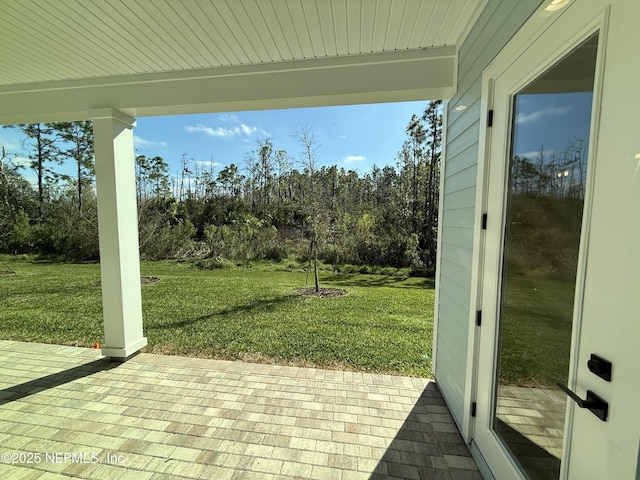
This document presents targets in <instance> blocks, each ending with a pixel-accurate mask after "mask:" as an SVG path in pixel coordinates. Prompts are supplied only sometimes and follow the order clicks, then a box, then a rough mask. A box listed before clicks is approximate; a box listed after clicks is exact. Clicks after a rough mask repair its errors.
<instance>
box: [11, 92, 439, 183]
mask: <svg viewBox="0 0 640 480" xmlns="http://www.w3.org/2000/svg"><path fill="white" fill-rule="evenodd" d="M426 105H427V102H402V103H387V104H372V105H351V106H341V107H316V108H301V109H288V110H267V111H243V112H230V113H215V114H199V115H175V116H165V117H139V118H138V119H137V126H136V128H135V129H134V135H135V137H134V139H135V150H136V154H137V155H146V156H150V157H154V156H156V155H158V156H161V157H162V158H164V159H165V161H167V162H168V163H169V165H170V174H171V175H175V174H176V171H177V169H178V168H179V165H180V159H181V157H182V154H183V153H184V154H186V156H187V158H189V159H192V161H193V162H199V165H200V166H201V167H204V168H206V169H209V163H210V162H214V172H217V171H219V170H220V169H222V168H224V166H226V165H229V164H231V163H235V164H236V165H238V166H239V167H241V168H242V167H243V166H244V159H245V157H246V155H247V153H249V152H251V151H252V150H255V149H256V148H257V146H258V143H257V142H258V140H260V139H264V138H265V137H269V138H271V140H272V141H273V144H274V147H275V148H276V149H284V150H286V151H287V152H288V153H289V154H290V155H291V156H293V157H294V158H299V157H300V151H301V148H300V145H299V143H297V141H296V140H295V139H294V138H292V133H293V132H294V131H295V129H296V127H297V126H298V125H299V124H301V123H304V124H307V125H309V126H310V127H311V129H312V131H313V133H314V136H315V138H316V140H317V141H318V162H319V164H320V165H338V167H344V168H345V169H353V170H357V171H359V172H361V173H365V172H368V171H370V170H371V167H372V166H373V165H374V164H375V165H377V166H379V167H383V166H384V165H389V164H392V165H395V162H396V156H397V154H398V152H399V151H400V149H401V148H402V143H403V142H404V140H405V139H406V134H405V129H406V126H407V124H408V123H409V120H410V119H411V115H413V114H414V113H415V114H418V115H420V114H421V113H422V112H423V111H424V109H425V107H426ZM22 140H23V137H22V136H21V135H20V134H19V133H18V132H16V131H14V130H10V129H0V144H2V145H5V147H6V149H7V153H9V154H11V155H12V156H13V155H18V158H17V163H20V162H22V163H24V164H26V163H28V160H27V159H25V158H23V157H24V156H25V155H27V150H26V149H22V148H21V143H22ZM21 156H22V158H21ZM56 170H57V171H61V172H63V173H69V174H73V166H72V165H67V166H64V167H56ZM22 173H23V175H25V176H26V177H27V178H29V180H31V181H34V180H35V175H34V174H33V172H31V171H30V170H28V169H24V170H22Z"/></svg>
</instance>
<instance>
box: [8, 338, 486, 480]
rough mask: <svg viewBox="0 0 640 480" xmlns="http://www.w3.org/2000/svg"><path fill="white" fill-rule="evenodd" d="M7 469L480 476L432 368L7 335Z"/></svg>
mask: <svg viewBox="0 0 640 480" xmlns="http://www.w3.org/2000/svg"><path fill="white" fill-rule="evenodd" d="M0 455H1V457H0V460H1V461H0V479H3V480H5V479H36V478H37V479H40V480H45V479H62V478H86V479H108V480H119V479H135V480H144V479H173V478H175V479H181V478H187V479H196V478H197V479H213V480H225V479H276V478H282V479H284V478H303V479H319V480H331V479H343V480H348V479H382V478H407V479H480V475H479V473H478V470H477V468H476V466H475V464H474V462H473V460H472V459H471V457H470V455H469V452H468V450H467V447H466V446H465V444H464V442H463V440H462V438H461V437H460V435H459V433H458V430H457V429H456V426H455V424H454V423H453V420H452V418H451V415H450V414H449V411H448V410H447V407H446V406H445V404H444V402H443V400H442V397H441V395H440V393H439V391H438V389H437V387H436V385H435V383H433V382H432V381H430V380H428V379H421V378H409V377H399V376H390V375H374V374H367V373H357V372H345V371H334V370H320V369H313V368H298V367H287V366H277V365H263V364H250V363H243V362H228V361H218V360H206V359H197V358H186V357H172V356H163V355H150V354H140V355H137V356H135V357H133V358H132V359H130V360H129V361H127V362H125V363H117V362H110V361H108V360H107V359H104V358H102V357H101V354H100V351H99V350H91V349H86V348H78V347H64V346H57V345H43V344H36V343H22V342H13V341H0Z"/></svg>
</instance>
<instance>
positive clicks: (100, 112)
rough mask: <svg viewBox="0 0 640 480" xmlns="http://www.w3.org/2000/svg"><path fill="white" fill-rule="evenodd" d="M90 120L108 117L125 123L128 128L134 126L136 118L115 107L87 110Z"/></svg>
mask: <svg viewBox="0 0 640 480" xmlns="http://www.w3.org/2000/svg"><path fill="white" fill-rule="evenodd" d="M89 116H90V117H91V120H102V119H110V120H116V121H118V122H120V123H123V124H125V125H126V126H127V127H128V128H133V127H135V126H136V119H135V118H133V117H130V116H129V115H127V114H126V113H122V112H121V111H120V110H116V109H115V108H96V109H94V110H91V111H89Z"/></svg>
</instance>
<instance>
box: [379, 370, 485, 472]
mask: <svg viewBox="0 0 640 480" xmlns="http://www.w3.org/2000/svg"><path fill="white" fill-rule="evenodd" d="M445 455H447V456H454V457H455V467H457V468H452V467H453V465H452V466H449V463H448V462H447V461H446V459H445ZM449 458H450V457H449ZM369 478H370V480H383V479H388V478H415V479H418V478H419V479H432V478H459V479H469V480H471V479H477V480H481V478H482V477H481V476H480V473H479V472H478V470H477V467H475V464H474V462H473V460H472V458H471V454H470V453H469V449H468V448H467V446H466V445H465V443H464V440H463V439H462V436H461V435H460V433H459V432H458V429H457V427H456V425H455V423H454V421H453V418H452V417H451V414H450V413H449V410H448V409H447V407H446V405H445V403H444V400H443V398H442V395H441V394H440V390H439V389H438V387H437V386H436V384H435V383H434V382H429V383H428V384H427V386H426V388H425V389H424V390H423V392H422V394H421V395H420V398H419V399H418V400H417V402H416V403H415V405H414V406H413V408H412V409H411V412H410V413H409V414H408V415H407V417H406V419H405V420H404V423H403V424H402V426H401V427H400V429H399V430H398V432H397V433H396V436H395V438H394V439H393V441H392V442H391V444H390V445H389V447H388V448H387V450H386V452H385V453H384V455H383V456H382V458H381V459H380V461H379V462H378V465H377V466H376V468H375V470H374V471H373V473H372V474H371V476H370V477H369Z"/></svg>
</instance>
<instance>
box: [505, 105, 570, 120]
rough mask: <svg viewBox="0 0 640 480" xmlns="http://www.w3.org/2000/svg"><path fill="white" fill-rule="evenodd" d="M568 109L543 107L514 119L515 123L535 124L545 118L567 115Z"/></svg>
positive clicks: (520, 114)
mask: <svg viewBox="0 0 640 480" xmlns="http://www.w3.org/2000/svg"><path fill="white" fill-rule="evenodd" d="M570 110H571V109H570V108H569V107H545V108H543V109H541V110H536V111H535V112H531V113H519V114H518V116H517V117H516V123H527V122H535V121H537V120H540V119H541V118H543V117H547V116H559V115H565V114H567V113H569V111H570Z"/></svg>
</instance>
